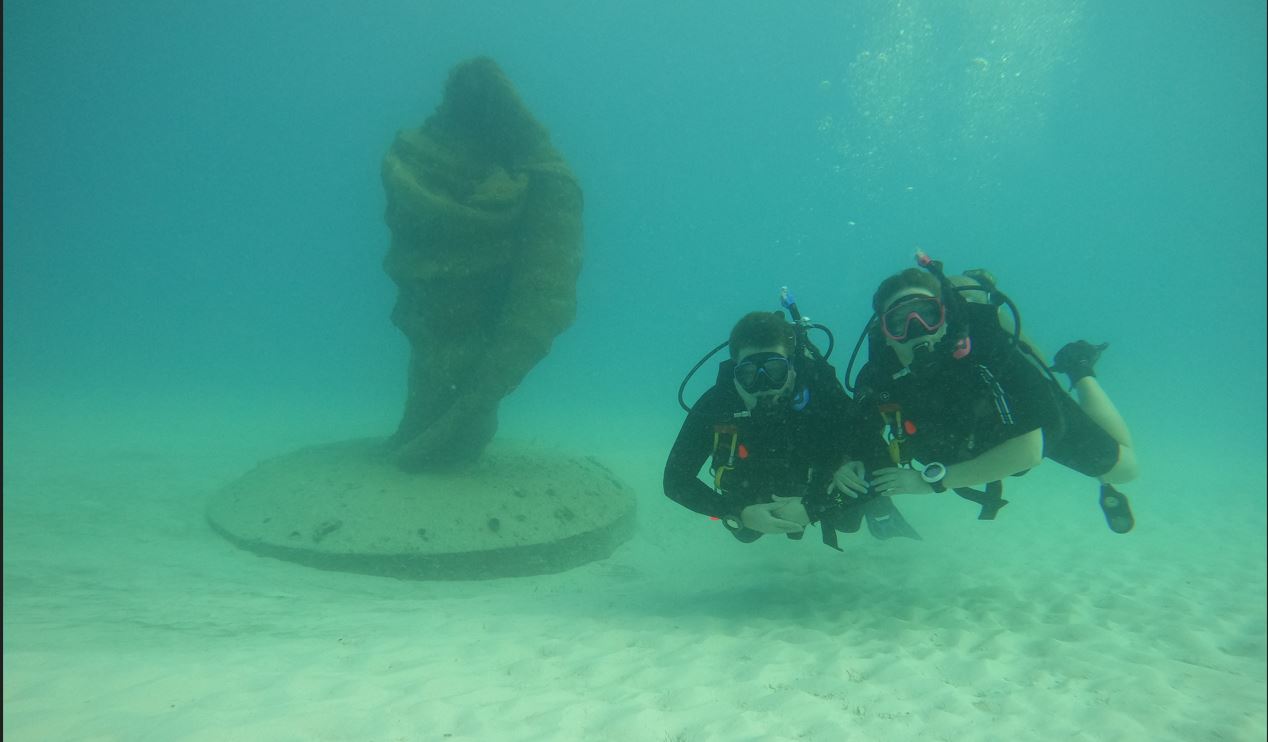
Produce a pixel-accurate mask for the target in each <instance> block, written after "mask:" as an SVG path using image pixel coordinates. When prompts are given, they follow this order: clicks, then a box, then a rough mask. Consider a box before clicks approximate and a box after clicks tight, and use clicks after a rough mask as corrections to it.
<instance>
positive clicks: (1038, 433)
mask: <svg viewBox="0 0 1268 742" xmlns="http://www.w3.org/2000/svg"><path fill="white" fill-rule="evenodd" d="M1040 461H1043V429H1042V428H1035V429H1034V430H1032V431H1030V432H1029V433H1026V434H1024V435H1019V436H1017V437H1016V438H1010V439H1008V440H1006V441H1004V442H1003V443H1001V444H999V445H998V446H995V447H994V448H991V449H989V450H988V451H986V452H985V453H983V454H982V455H981V456H978V457H976V458H972V459H969V460H968V461H962V462H960V463H958V464H952V465H950V466H948V467H947V476H946V478H945V479H943V480H942V483H943V484H944V485H946V486H947V488H949V489H955V488H956V487H971V486H973V485H978V484H984V483H986V482H994V481H996V480H998V479H1003V478H1004V477H1008V476H1012V475H1013V474H1016V473H1017V472H1020V471H1025V470H1026V469H1033V468H1034V467H1036V466H1038V465H1039V462H1040Z"/></svg>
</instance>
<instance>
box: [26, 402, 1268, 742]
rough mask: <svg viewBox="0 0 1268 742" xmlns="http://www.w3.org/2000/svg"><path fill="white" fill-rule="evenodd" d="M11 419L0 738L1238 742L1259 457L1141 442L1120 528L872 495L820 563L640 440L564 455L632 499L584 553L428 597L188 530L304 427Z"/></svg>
mask: <svg viewBox="0 0 1268 742" xmlns="http://www.w3.org/2000/svg"><path fill="white" fill-rule="evenodd" d="M52 427H53V428H58V427H59V426H58V425H53V426H52ZM38 429H39V426H38V425H27V424H18V422H16V421H14V420H11V419H10V418H9V416H8V413H7V412H6V430H5V433H6V437H5V448H4V730H3V731H4V735H5V737H6V739H8V740H17V741H22V740H38V741H41V742H44V741H49V740H77V741H78V740H128V741H130V742H139V741H143V740H159V741H166V740H207V741H216V742H220V741H223V740H373V741H381V742H386V741H389V740H455V741H457V740H618V741H621V740H632V741H633V740H639V741H641V740H647V741H649V742H665V741H673V742H678V741H691V742H695V741H702V740H727V741H728V742H740V741H742V740H834V741H835V740H908V739H910V740H917V739H920V740H983V741H985V740H1001V739H1008V740H1053V739H1068V740H1185V741H1192V740H1263V739H1264V738H1265V541H1264V508H1263V500H1262V492H1263V488H1264V483H1263V469H1264V467H1263V462H1262V459H1261V460H1259V461H1258V462H1257V464H1256V466H1255V467H1253V468H1252V469H1251V470H1249V471H1243V472H1242V473H1241V474H1240V476H1242V477H1244V479H1243V480H1241V481H1238V480H1235V479H1233V480H1228V481H1220V482H1211V481H1209V480H1207V481H1206V482H1205V483H1204V487H1205V488H1206V491H1205V492H1199V493H1196V494H1195V493H1194V492H1193V491H1192V489H1191V488H1186V487H1184V486H1182V484H1181V482H1182V481H1183V479H1182V478H1180V477H1176V476H1169V475H1168V473H1167V470H1166V466H1167V462H1169V461H1171V462H1174V461H1176V460H1177V459H1176V458H1175V457H1173V458H1166V457H1163V456H1160V455H1157V454H1155V457H1154V460H1155V461H1156V462H1157V464H1158V467H1157V468H1156V469H1155V470H1154V471H1152V472H1151V473H1150V474H1149V475H1147V476H1146V477H1145V478H1143V479H1142V480H1141V481H1140V482H1138V483H1136V484H1135V485H1133V486H1132V487H1129V488H1127V489H1128V491H1129V492H1133V493H1134V505H1135V507H1136V511H1137V517H1138V521H1139V526H1138V528H1137V530H1136V531H1135V532H1134V533H1132V534H1130V535H1128V536H1118V535H1115V534H1113V533H1111V532H1110V531H1109V530H1108V529H1107V528H1106V527H1105V525H1104V522H1103V521H1102V519H1101V516H1100V512H1099V511H1098V510H1097V509H1096V505H1095V489H1094V487H1092V486H1091V485H1090V484H1089V483H1088V482H1087V481H1086V480H1081V479H1079V478H1078V477H1076V476H1074V475H1072V474H1070V473H1069V472H1065V471H1063V470H1060V469H1059V468H1057V467H1054V466H1049V467H1046V469H1041V470H1037V471H1036V472H1033V473H1032V474H1031V475H1029V476H1028V477H1026V478H1025V479H1024V480H1019V481H1018V482H1016V483H1015V484H1010V490H1009V497H1010V499H1012V500H1013V504H1012V505H1010V506H1009V507H1008V508H1006V509H1005V510H1004V511H1003V513H1002V514H1001V516H1000V519H999V520H998V521H996V522H993V523H983V522H978V521H976V520H974V514H975V510H974V508H973V506H971V505H969V504H968V503H966V502H963V501H959V500H956V499H954V498H952V499H933V498H902V499H900V500H899V502H900V506H901V507H902V508H903V510H904V512H905V513H906V514H907V517H908V520H909V521H910V522H912V523H913V525H915V526H916V527H917V528H918V529H920V530H921V531H922V533H923V535H924V537H925V540H924V541H923V542H914V541H909V540H890V541H878V540H875V539H872V538H870V537H869V536H867V535H866V534H865V533H860V534H854V535H850V536H846V537H844V538H843V540H842V545H843V547H844V549H845V552H844V553H837V552H834V551H832V550H830V549H828V548H827V547H825V546H822V545H821V544H819V543H817V539H815V538H814V537H813V536H807V538H806V539H804V540H803V541H800V542H795V541H789V540H787V539H783V538H773V537H768V538H766V539H763V540H762V541H759V542H758V543H756V544H752V545H743V544H739V543H737V542H735V541H734V540H733V539H732V538H731V537H730V536H729V534H727V533H726V532H725V531H723V530H722V529H721V527H720V526H719V525H718V524H716V523H713V522H711V521H709V520H708V519H705V518H702V517H699V516H696V515H694V514H690V513H687V512H686V511H683V510H681V509H680V508H678V507H677V506H675V505H673V504H672V503H669V502H668V501H666V500H665V499H664V497H663V496H662V494H661V490H660V472H661V466H662V465H663V455H664V453H665V450H664V448H665V447H666V446H667V445H668V443H669V442H670V441H671V440H672V434H673V432H674V431H673V430H667V431H663V432H662V433H661V434H660V439H659V440H657V441H655V445H648V442H647V440H643V441H642V444H641V445H639V443H638V442H637V441H635V440H620V441H602V440H601V441H599V443H597V444H594V445H597V446H598V448H597V449H593V450H589V451H586V452H585V453H593V454H595V455H597V456H599V457H600V458H601V459H602V460H604V461H605V462H606V463H607V464H608V465H609V466H611V467H612V468H613V469H614V470H616V471H617V472H618V473H619V474H620V475H621V476H622V477H623V478H625V480H626V481H627V482H629V483H630V484H632V485H633V486H634V487H635V488H636V490H637V491H638V493H639V498H640V514H639V519H640V526H639V532H638V535H637V536H636V537H635V538H634V539H633V540H632V541H630V542H629V543H627V544H626V545H625V546H623V547H622V548H621V549H619V550H618V552H617V553H616V554H615V555H614V556H613V557H612V558H610V559H608V560H605V561H602V562H598V563H594V564H590V565H587V566H585V567H581V568H578V569H574V570H571V571H569V572H566V573H563V574H558V575H549V576H542V577H533V578H521V579H513V580H510V579H508V580H493V581H487V582H447V583H437V582H430V583H429V582H401V581H397V580H392V579H385V578H375V577H367V576H361V575H353V574H342V573H335V572H323V571H318V570H313V569H310V568H306V567H302V566H299V565H295V564H290V563H286V562H281V561H276V560H272V559H266V558H260V557H256V556H254V555H252V554H249V553H246V552H243V551H240V550H238V549H236V548H234V547H233V546H231V545H230V544H229V543H227V542H225V541H224V540H222V539H220V538H219V537H217V536H216V535H215V534H213V533H212V532H211V531H210V529H209V528H208V527H207V526H206V524H205V522H204V520H203V517H202V511H203V507H204V504H205V501H206V498H207V496H208V495H209V494H210V493H211V492H212V491H214V490H215V489H216V488H217V487H220V486H222V485H223V484H225V483H226V482H228V481H229V480H231V479H233V478H234V477H236V476H238V475H239V474H241V473H242V472H243V471H245V470H246V469H247V468H249V467H250V466H251V465H252V464H253V463H254V462H255V461H257V460H259V459H262V458H266V457H269V456H272V455H276V454H277V453H281V452H282V451H284V450H287V448H289V447H293V446H292V445H291V444H292V443H312V442H318V439H305V440H299V439H296V440H294V441H291V440H289V439H288V440H287V441H286V442H282V441H280V440H270V441H268V442H265V441H263V440H261V439H259V438H255V439H253V438H251V437H249V436H248V437H246V438H244V437H242V436H237V437H233V436H210V437H208V436H207V434H206V431H202V432H201V433H200V434H198V435H194V434H191V435H189V436H188V437H184V438H182V437H181V436H179V435H175V436H160V437H159V438H161V440H149V441H146V442H144V443H141V444H138V443H136V442H134V441H128V440H124V439H125V438H126V436H123V437H121V436H110V435H99V436H98V435H87V436H84V437H83V439H82V440H76V441H71V440H67V439H66V436H65V435H63V434H60V433H59V434H49V435H40V434H38ZM335 437H339V436H335ZM344 437H351V436H344ZM84 441H96V443H85V442H84ZM103 441H104V442H103ZM216 441H219V444H217V443H216ZM1171 465H1172V466H1176V467H1178V466H1179V464H1176V463H1173V464H1171ZM1213 502H1218V503H1221V504H1220V506H1219V507H1214V506H1213V505H1212V503H1213ZM1230 503H1231V504H1230ZM1220 508H1223V509H1222V510H1221V509H1220Z"/></svg>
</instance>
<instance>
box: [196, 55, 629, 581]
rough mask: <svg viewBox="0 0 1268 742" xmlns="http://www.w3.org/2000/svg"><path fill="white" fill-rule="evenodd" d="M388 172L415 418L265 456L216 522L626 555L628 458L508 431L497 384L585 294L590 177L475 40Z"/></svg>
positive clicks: (286, 537)
mask: <svg viewBox="0 0 1268 742" xmlns="http://www.w3.org/2000/svg"><path fill="white" fill-rule="evenodd" d="M383 183H384V187H385V188H386V191H387V224H388V226H389V227H390V228H391V233H392V242H391V247H390V249H389V250H388V254H387V258H386V260H385V263H386V269H387V272H388V274H389V275H390V276H391V277H392V279H393V280H394V281H395V282H396V285H397V287H398V295H397V301H396V306H395V309H394V310H393V313H392V320H393V321H394V322H395V323H396V325H397V327H399V328H400V329H401V330H403V331H404V333H405V335H406V336H407V337H408V339H409V342H410V344H411V349H412V355H411V358H410V365H409V376H408V401H407V402H406V405H405V414H404V415H403V416H402V418H401V421H400V424H399V426H398V427H397V430H396V433H395V434H394V435H393V436H391V437H390V438H388V439H387V440H384V439H381V438H378V439H363V440H352V441H341V442H335V443H327V444H323V445H317V446H312V447H309V448H306V449H302V450H299V451H294V452H291V453H288V454H284V455H282V456H277V457H275V458H272V459H269V460H267V461H264V462H261V463H260V464H259V465H258V466H256V467H255V468H254V469H253V470H251V471H250V472H247V473H246V474H245V475H243V476H242V477H239V478H238V479H237V480H235V481H234V482H232V483H230V484H229V485H227V486H226V487H224V488H223V489H221V490H220V491H219V492H217V493H216V494H215V495H214V496H213V497H212V500H211V502H210V504H209V506H208V509H207V519H208V521H209V523H210V524H211V526H212V527H213V528H214V529H215V530H216V531H217V532H218V533H220V534H221V535H223V536H225V538H227V539H229V540H230V541H232V542H234V543H235V544H237V545H239V546H241V547H243V548H245V549H249V550H251V551H253V552H255V553H257V554H262V555H266V556H272V557H278V558H280V559H286V560H289V561H293V562H299V563H302V564H307V565H312V566H316V567H321V568H325V569H335V570H343V571H350V572H364V573H369V574H374V575H380V576H392V577H400V578H405V579H484V578H491V577H510V576H519V575H532V574H540V573H544V572H558V571H560V570H564V569H568V568H570V567H575V566H577V565H580V564H584V563H586V562H590V561H594V560H597V559H603V558H605V557H607V556H609V555H610V554H611V553H612V552H613V550H615V549H616V547H617V546H618V545H619V544H621V543H622V542H623V541H625V540H626V539H627V538H629V535H630V533H631V532H632V530H633V526H634V507H635V506H634V502H635V501H634V494H633V492H632V491H631V490H630V489H629V488H628V487H626V486H625V485H624V484H623V483H622V482H621V481H620V479H618V478H617V477H616V475H615V474H613V473H612V472H611V471H610V470H608V469H607V467H605V466H604V465H603V464H602V463H600V462H599V461H598V460H597V459H595V458H594V457H592V456H587V455H584V454H580V455H577V454H569V453H561V452H558V451H551V450H546V449H542V448H541V447H539V446H530V445H525V444H522V443H518V444H517V443H515V442H512V441H503V440H498V441H493V442H492V445H489V444H490V441H491V439H492V438H493V434H494V431H495V430H496V428H497V410H498V403H499V402H500V401H501V399H502V398H503V397H504V396H506V395H507V394H508V393H509V392H510V391H511V390H513V389H514V388H515V387H516V385H518V384H519V383H520V381H521V380H522V379H523V378H524V376H525V374H527V373H528V372H529V370H530V369H532V367H533V365H534V364H536V363H537V362H538V361H540V360H541V359H542V358H543V357H545V355H546V353H547V351H549V350H550V346H551V342H552V341H553V340H554V338H555V336H556V335H557V334H559V333H560V332H561V331H563V330H564V328H566V327H567V326H568V325H569V324H570V323H571V322H572V320H573V317H574V315H575V313H576V282H577V276H578V273H579V271H580V266H581V189H580V188H579V187H578V185H577V181H576V178H574V177H573V174H572V172H571V171H570V170H569V169H568V166H567V164H566V163H565V162H564V161H563V158H562V157H560V155H559V153H558V152H556V151H555V149H554V148H553V147H551V145H550V139H549V137H548V136H547V134H546V131H545V129H543V128H542V126H541V125H540V124H538V123H537V121H536V120H534V118H533V116H532V114H530V113H529V112H528V110H527V109H525V107H524V105H523V104H522V103H521V102H520V100H519V96H518V95H516V93H515V90H514V89H513V88H512V87H511V84H510V83H509V82H508V81H507V79H506V76H505V75H503V74H502V71H501V70H499V69H498V67H497V65H496V64H494V63H493V62H492V61H491V60H488V59H476V60H473V61H470V62H465V63H463V64H460V65H458V66H457V67H456V68H454V70H453V71H452V72H451V73H450V75H449V80H448V83H447V85H446V86H445V93H444V99H443V100H442V102H441V104H440V106H439V107H438V108H437V109H436V112H435V113H434V114H433V115H432V116H431V117H430V118H428V119H427V121H426V122H425V123H424V124H423V126H422V127H420V128H418V129H413V130H409V131H405V132H402V133H401V134H400V135H399V136H397V138H396V141H395V142H394V143H393V144H392V147H391V149H390V151H389V152H388V154H387V157H386V158H384V160H383ZM486 448H487V450H486ZM454 464H462V466H454Z"/></svg>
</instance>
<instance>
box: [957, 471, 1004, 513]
mask: <svg viewBox="0 0 1268 742" xmlns="http://www.w3.org/2000/svg"><path fill="white" fill-rule="evenodd" d="M955 493H956V494H957V495H959V496H960V497H963V498H964V499H966V500H968V501H969V502H975V503H977V504H978V505H981V506H982V510H981V511H980V512H979V513H978V514H977V519H978V520H995V514H996V513H998V512H999V510H1000V508H1002V507H1004V506H1005V505H1007V504H1008V500H1005V499H1004V483H1003V482H1000V481H998V480H996V481H994V482H987V483H986V491H985V492H982V491H978V490H975V489H973V488H972V487H956V488H955Z"/></svg>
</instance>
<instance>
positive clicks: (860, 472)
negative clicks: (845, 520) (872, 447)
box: [828, 461, 868, 497]
mask: <svg viewBox="0 0 1268 742" xmlns="http://www.w3.org/2000/svg"><path fill="white" fill-rule="evenodd" d="M866 477H867V468H866V467H864V466H863V462H862V461H851V462H849V463H847V464H843V465H842V466H841V468H840V469H837V471H836V473H835V474H833V475H832V484H830V485H828V491H829V492H832V491H833V490H836V491H837V492H840V493H842V494H845V495H849V496H850V497H862V496H863V495H866V494H867V488H868V481H867V479H866Z"/></svg>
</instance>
